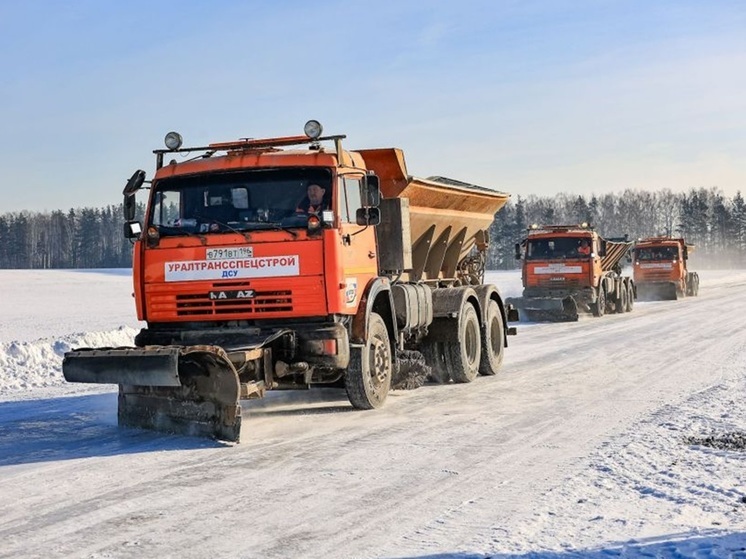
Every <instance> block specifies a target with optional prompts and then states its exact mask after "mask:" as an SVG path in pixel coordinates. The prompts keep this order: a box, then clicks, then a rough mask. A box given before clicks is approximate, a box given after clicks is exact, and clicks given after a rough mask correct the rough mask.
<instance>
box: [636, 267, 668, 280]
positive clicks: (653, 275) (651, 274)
mask: <svg viewBox="0 0 746 559" xmlns="http://www.w3.org/2000/svg"><path fill="white" fill-rule="evenodd" d="M642 278H643V280H644V281H671V270H667V269H660V270H655V269H652V270H645V271H644V272H643V273H642Z"/></svg>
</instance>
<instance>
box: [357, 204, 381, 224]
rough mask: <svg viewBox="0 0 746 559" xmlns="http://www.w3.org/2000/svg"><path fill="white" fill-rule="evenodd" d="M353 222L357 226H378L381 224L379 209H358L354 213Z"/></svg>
mask: <svg viewBox="0 0 746 559" xmlns="http://www.w3.org/2000/svg"><path fill="white" fill-rule="evenodd" d="M355 222H356V223H357V224H358V225H366V226H367V225H378V224H379V223H381V210H380V209H379V208H358V210H357V211H356V212H355Z"/></svg>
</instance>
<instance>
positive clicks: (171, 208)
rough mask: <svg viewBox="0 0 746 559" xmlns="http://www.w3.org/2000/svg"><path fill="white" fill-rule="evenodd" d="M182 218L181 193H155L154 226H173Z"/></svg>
mask: <svg viewBox="0 0 746 559" xmlns="http://www.w3.org/2000/svg"><path fill="white" fill-rule="evenodd" d="M179 217H181V193H180V192H171V191H168V190H166V191H160V192H156V193H155V199H154V205H153V225H173V224H174V223H175V222H176V221H177V220H178V219H179Z"/></svg>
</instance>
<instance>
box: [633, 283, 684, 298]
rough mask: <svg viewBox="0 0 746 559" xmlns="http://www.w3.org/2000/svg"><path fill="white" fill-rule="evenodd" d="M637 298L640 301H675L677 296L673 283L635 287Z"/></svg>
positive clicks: (644, 284) (647, 284)
mask: <svg viewBox="0 0 746 559" xmlns="http://www.w3.org/2000/svg"><path fill="white" fill-rule="evenodd" d="M637 298H638V299H639V300H640V301H675V300H676V299H677V298H678V294H677V293H676V285H675V284H673V283H643V284H638V285H637Z"/></svg>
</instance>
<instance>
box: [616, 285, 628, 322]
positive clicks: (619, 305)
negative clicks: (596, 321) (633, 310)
mask: <svg viewBox="0 0 746 559" xmlns="http://www.w3.org/2000/svg"><path fill="white" fill-rule="evenodd" d="M627 297H629V293H628V292H627V282H626V281H622V285H620V286H619V299H618V300H617V302H616V312H617V313H618V314H621V313H625V312H627Z"/></svg>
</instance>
